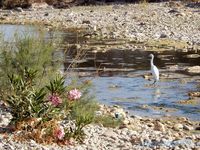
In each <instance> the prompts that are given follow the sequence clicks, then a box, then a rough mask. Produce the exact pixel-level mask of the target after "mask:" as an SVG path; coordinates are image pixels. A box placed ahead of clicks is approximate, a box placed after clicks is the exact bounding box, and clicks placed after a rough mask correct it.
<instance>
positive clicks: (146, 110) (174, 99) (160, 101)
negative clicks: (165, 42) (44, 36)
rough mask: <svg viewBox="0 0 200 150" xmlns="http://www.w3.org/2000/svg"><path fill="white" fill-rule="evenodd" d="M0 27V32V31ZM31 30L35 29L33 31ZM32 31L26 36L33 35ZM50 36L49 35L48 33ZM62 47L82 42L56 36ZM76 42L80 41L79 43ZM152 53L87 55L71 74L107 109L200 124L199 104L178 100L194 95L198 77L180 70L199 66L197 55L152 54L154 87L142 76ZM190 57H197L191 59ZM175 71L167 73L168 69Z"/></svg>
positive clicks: (73, 37)
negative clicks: (88, 83) (157, 73)
mask: <svg viewBox="0 0 200 150" xmlns="http://www.w3.org/2000/svg"><path fill="white" fill-rule="evenodd" d="M2 27H3V28H2ZM2 29H3V31H4V34H5V36H6V38H7V39H10V38H11V37H10V36H11V34H10V33H12V32H14V31H16V29H17V30H20V32H21V31H22V32H25V31H26V32H27V30H24V29H27V27H26V26H13V25H3V26H2V25H0V31H2ZM34 30H35V29H34ZM34 30H32V28H31V30H30V31H28V32H27V34H29V33H31V34H33V33H35V32H34ZM48 35H51V33H48ZM57 36H58V37H59V38H63V39H64V41H65V43H77V42H82V41H83V39H81V38H79V39H77V35H76V34H74V33H69V32H68V33H61V32H59V33H58V34H57ZM80 39H81V40H80ZM79 40H80V41H79ZM150 53H152V52H148V51H144V50H134V51H133V50H124V49H121V50H119V49H114V48H112V49H111V50H109V51H107V52H96V53H93V52H91V51H89V52H88V53H86V55H85V57H84V58H83V59H82V60H81V61H79V62H78V63H77V66H76V68H75V69H74V71H77V72H79V74H81V79H82V80H86V79H87V80H91V81H92V83H93V85H94V88H93V89H92V90H91V93H93V94H95V95H96V97H97V99H98V101H100V102H101V103H104V104H108V105H115V104H116V105H120V106H122V107H124V108H126V109H127V111H128V112H129V113H132V114H137V115H142V116H151V117H161V116H163V115H176V116H186V117H189V118H191V119H195V120H200V102H199V101H200V100H198V101H197V103H195V104H180V103H179V101H180V100H187V99H188V98H189V97H188V92H190V91H197V90H199V89H198V87H197V86H198V84H199V83H198V82H199V80H200V76H199V75H195V76H191V75H188V74H186V73H185V72H184V71H182V70H184V69H183V68H184V67H186V66H194V65H200V57H198V56H200V52H194V51H190V52H177V51H163V52H159V53H158V52H154V54H155V61H154V63H155V65H157V66H158V68H159V70H160V73H161V80H160V81H159V83H158V84H157V85H156V86H152V85H151V83H152V82H153V81H149V80H147V79H145V78H144V77H143V76H144V75H147V74H149V69H150V63H149V58H148V55H149V54H150ZM191 54H195V55H196V56H197V57H195V58H191V57H190V56H191ZM73 57H74V56H73V53H66V56H65V58H66V59H65V60H64V62H65V63H64V70H66V69H67V68H68V65H69V64H70V62H71V61H72V59H73ZM174 65H178V67H176V66H175V69H169V68H170V66H174Z"/></svg>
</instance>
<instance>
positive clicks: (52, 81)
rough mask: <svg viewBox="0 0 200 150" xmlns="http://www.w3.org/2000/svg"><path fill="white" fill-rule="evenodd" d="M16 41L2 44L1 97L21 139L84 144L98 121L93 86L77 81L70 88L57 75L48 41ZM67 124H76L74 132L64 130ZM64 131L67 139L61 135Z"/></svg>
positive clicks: (0, 59) (17, 39)
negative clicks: (91, 125) (87, 132)
mask: <svg viewBox="0 0 200 150" xmlns="http://www.w3.org/2000/svg"><path fill="white" fill-rule="evenodd" d="M14 41H15V42H14V43H8V44H6V43H4V42H2V43H1V44H0V46H1V47H0V51H1V58H0V75H1V76H0V88H1V91H0V94H1V100H3V101H4V102H6V103H7V104H8V105H9V108H10V110H11V114H12V115H13V119H12V122H11V123H12V124H14V125H15V127H16V130H23V131H24V132H22V133H23V134H22V135H21V137H20V138H22V139H24V138H25V139H26V138H30V137H31V138H32V139H34V140H36V141H38V142H42V143H46V142H47V143H49V142H50V143H51V142H57V143H59V142H61V143H62V142H63V143H65V141H66V140H69V138H74V139H75V140H78V141H82V140H83V138H84V132H83V127H84V126H86V125H87V124H89V123H91V122H92V121H93V120H94V114H95V113H94V112H95V111H96V110H97V108H98V107H97V104H96V102H95V101H94V100H93V97H91V96H90V95H89V94H88V89H89V88H90V82H88V81H86V82H79V81H78V80H77V79H75V80H72V82H71V83H70V84H68V85H66V83H65V78H64V77H62V76H61V75H59V74H57V73H56V71H57V67H56V66H58V65H57V64H56V65H55V64H54V61H53V60H52V59H53V58H52V57H53V49H54V48H53V46H52V43H50V42H48V41H46V40H44V37H43V38H42V37H40V38H38V37H25V38H19V37H17V36H16V38H15V40H14ZM64 120H66V121H67V120H68V121H69V120H71V121H74V123H75V128H74V130H68V129H62V126H61V124H60V123H61V122H62V121H64ZM49 125H50V126H49ZM64 130H65V136H63V134H64V133H62V135H59V134H60V133H61V132H64ZM29 131H32V132H31V133H30V132H29ZM60 136H61V137H62V139H61V137H60ZM47 140H48V141H47Z"/></svg>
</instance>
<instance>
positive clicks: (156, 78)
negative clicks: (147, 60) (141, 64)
mask: <svg viewBox="0 0 200 150" xmlns="http://www.w3.org/2000/svg"><path fill="white" fill-rule="evenodd" d="M149 56H150V57H151V73H152V75H153V78H154V83H153V84H155V83H156V82H157V81H159V70H158V68H157V67H156V66H155V65H154V64H153V59H154V55H153V54H150V55H149Z"/></svg>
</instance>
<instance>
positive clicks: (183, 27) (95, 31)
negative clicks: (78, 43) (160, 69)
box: [0, 2, 200, 45]
mask: <svg viewBox="0 0 200 150" xmlns="http://www.w3.org/2000/svg"><path fill="white" fill-rule="evenodd" d="M194 6H198V5H194ZM0 16H1V17H0V23H12V24H16V23H19V24H32V23H33V24H43V25H46V26H47V27H48V28H52V27H53V28H59V29H60V28H62V29H77V28H78V29H84V31H86V32H87V33H86V34H85V36H87V37H99V38H104V39H105V38H109V39H110V38H112V39H128V40H137V41H148V40H152V39H153V40H158V39H171V40H175V41H183V42H186V43H187V44H188V45H194V44H197V45H199V44H200V39H199V35H200V13H199V7H193V5H187V4H186V3H181V2H166V3H140V4H126V3H125V4H120V5H116V4H115V5H103V6H79V7H71V8H69V9H54V8H53V7H52V6H48V5H47V4H40V5H33V6H32V7H31V8H29V9H22V8H16V9H14V10H0Z"/></svg>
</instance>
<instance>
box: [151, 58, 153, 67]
mask: <svg viewBox="0 0 200 150" xmlns="http://www.w3.org/2000/svg"><path fill="white" fill-rule="evenodd" d="M151 66H153V57H151Z"/></svg>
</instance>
